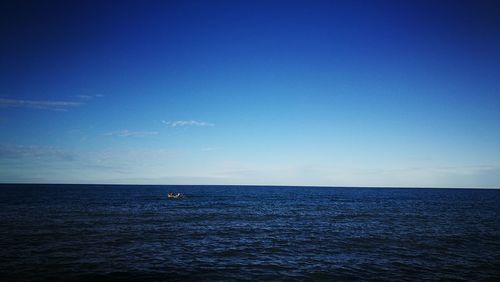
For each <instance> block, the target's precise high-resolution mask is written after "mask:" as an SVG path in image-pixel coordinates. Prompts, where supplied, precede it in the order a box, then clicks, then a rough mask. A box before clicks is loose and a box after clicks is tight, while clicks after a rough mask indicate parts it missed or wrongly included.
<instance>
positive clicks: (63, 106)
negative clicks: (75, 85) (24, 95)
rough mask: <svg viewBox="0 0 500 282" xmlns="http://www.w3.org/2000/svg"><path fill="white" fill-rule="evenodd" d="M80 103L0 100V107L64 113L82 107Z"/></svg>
mask: <svg viewBox="0 0 500 282" xmlns="http://www.w3.org/2000/svg"><path fill="white" fill-rule="evenodd" d="M83 104H84V103H81V102H71V101H43V100H42V101H40V100H20V99H5V98H0V107H3V108H29V109H39V110H54V111H66V110H67V109H69V108H74V107H78V106H81V105H83Z"/></svg>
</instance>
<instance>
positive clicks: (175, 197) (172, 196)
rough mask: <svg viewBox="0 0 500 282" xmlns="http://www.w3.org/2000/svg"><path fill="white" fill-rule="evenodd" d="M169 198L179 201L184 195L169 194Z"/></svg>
mask: <svg viewBox="0 0 500 282" xmlns="http://www.w3.org/2000/svg"><path fill="white" fill-rule="evenodd" d="M167 197H168V198H169V199H177V198H181V197H182V194H181V193H177V194H174V193H168V194H167Z"/></svg>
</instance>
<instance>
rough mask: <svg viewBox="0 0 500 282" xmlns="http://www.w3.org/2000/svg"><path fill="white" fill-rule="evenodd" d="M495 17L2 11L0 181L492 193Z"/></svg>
mask: <svg viewBox="0 0 500 282" xmlns="http://www.w3.org/2000/svg"><path fill="white" fill-rule="evenodd" d="M498 15H500V4H499V3H498V1H414V2H413V1H355V0H353V1H2V3H1V4H0V36H1V37H0V42H1V44H0V62H1V63H0V181H1V182H64V183H68V182H69V183H154V184H179V183H182V184H283V185H332V186H337V185H346V186H425V187H500V17H499V16H498Z"/></svg>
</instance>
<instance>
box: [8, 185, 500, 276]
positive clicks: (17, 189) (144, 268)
mask: <svg viewBox="0 0 500 282" xmlns="http://www.w3.org/2000/svg"><path fill="white" fill-rule="evenodd" d="M168 192H175V193H177V192H179V193H182V194H183V195H184V197H183V198H179V199H168V198H167V193H168ZM0 280H1V281H422V280H428V281H436V280H440V281H443V280H444V281H448V280H455V281H500V190H495V189H491V190H488V189H410V188H339V187H331V188H329V187H278V186H168V185H166V186H162V185H157V186H146V185H47V184H44V185H41V184H40V185H21V184H15V185H11V184H2V185H0Z"/></svg>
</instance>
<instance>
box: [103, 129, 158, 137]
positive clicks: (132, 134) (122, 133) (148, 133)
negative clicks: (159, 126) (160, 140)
mask: <svg viewBox="0 0 500 282" xmlns="http://www.w3.org/2000/svg"><path fill="white" fill-rule="evenodd" d="M158 134H159V133H158V132H157V131H130V130H128V129H125V130H120V131H113V132H108V133H105V134H104V135H105V136H118V137H147V136H154V135H158Z"/></svg>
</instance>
